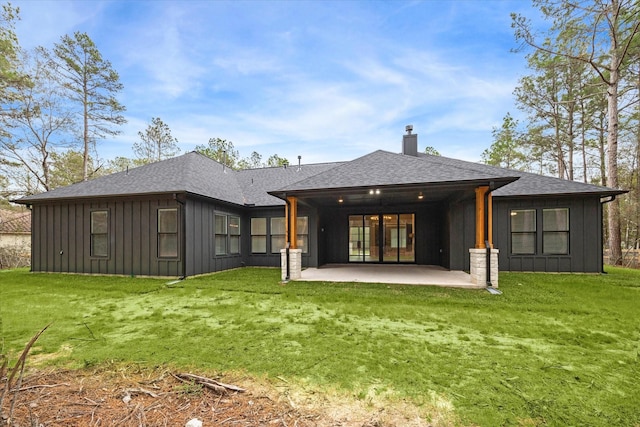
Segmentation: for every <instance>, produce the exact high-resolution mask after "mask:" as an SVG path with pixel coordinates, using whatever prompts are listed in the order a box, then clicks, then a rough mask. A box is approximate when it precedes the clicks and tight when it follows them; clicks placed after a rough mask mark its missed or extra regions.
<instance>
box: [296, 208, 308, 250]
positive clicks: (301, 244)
mask: <svg viewBox="0 0 640 427" xmlns="http://www.w3.org/2000/svg"><path fill="white" fill-rule="evenodd" d="M296 233H297V236H296V237H297V239H298V249H302V253H304V254H306V253H308V252H309V217H306V216H299V217H298V221H297V222H296Z"/></svg>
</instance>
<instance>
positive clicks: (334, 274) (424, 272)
mask: <svg viewBox="0 0 640 427" xmlns="http://www.w3.org/2000/svg"><path fill="white" fill-rule="evenodd" d="M297 280H301V281H309V282H311V281H313V282H364V283H392V284H404V285H433V286H446V287H455V288H465V289H484V288H485V287H484V286H478V285H475V284H473V283H471V275H469V274H467V273H465V272H464V271H451V270H447V269H446V268H443V267H439V266H434V265H405V264H327V265H324V266H322V267H320V268H307V269H305V270H302V277H301V278H300V279H297Z"/></svg>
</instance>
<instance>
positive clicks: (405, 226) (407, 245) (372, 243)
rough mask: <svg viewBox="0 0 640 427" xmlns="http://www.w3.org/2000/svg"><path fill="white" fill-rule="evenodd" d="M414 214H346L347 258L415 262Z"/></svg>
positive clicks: (357, 260)
mask: <svg viewBox="0 0 640 427" xmlns="http://www.w3.org/2000/svg"><path fill="white" fill-rule="evenodd" d="M414 220H415V215H414V214H400V215H398V214H384V215H379V214H368V215H349V262H415V241H414V239H415V237H414Z"/></svg>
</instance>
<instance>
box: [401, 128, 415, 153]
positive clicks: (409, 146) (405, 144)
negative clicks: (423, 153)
mask: <svg viewBox="0 0 640 427" xmlns="http://www.w3.org/2000/svg"><path fill="white" fill-rule="evenodd" d="M404 129H405V130H406V131H407V134H406V135H403V136H402V154H404V155H406V156H414V157H418V134H414V133H411V132H413V125H407V126H405V128H404Z"/></svg>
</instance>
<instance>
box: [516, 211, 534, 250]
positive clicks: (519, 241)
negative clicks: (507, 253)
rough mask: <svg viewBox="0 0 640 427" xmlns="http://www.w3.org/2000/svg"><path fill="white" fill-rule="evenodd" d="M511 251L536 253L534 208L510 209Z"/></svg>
mask: <svg viewBox="0 0 640 427" xmlns="http://www.w3.org/2000/svg"><path fill="white" fill-rule="evenodd" d="M511 253H512V254H516V255H525V254H535V253H536V210H535V209H520V210H512V211H511Z"/></svg>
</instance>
